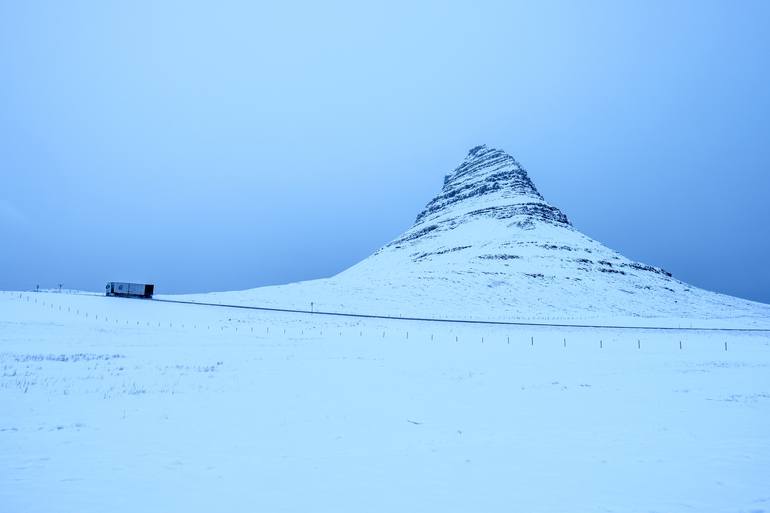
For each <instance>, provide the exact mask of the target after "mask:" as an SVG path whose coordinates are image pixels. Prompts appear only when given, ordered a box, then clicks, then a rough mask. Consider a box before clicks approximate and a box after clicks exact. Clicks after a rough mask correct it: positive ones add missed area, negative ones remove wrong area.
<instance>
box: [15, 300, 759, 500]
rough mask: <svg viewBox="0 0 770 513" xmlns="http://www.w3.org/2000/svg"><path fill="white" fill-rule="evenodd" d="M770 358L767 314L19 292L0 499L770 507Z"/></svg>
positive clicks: (16, 303) (16, 302)
mask: <svg viewBox="0 0 770 513" xmlns="http://www.w3.org/2000/svg"><path fill="white" fill-rule="evenodd" d="M86 314H87V317H86ZM482 339H483V341H482ZM565 340H566V347H565ZM680 341H681V342H682V349H680V348H679V342H680ZM533 342H534V344H533ZM725 342H726V343H727V351H725V347H724V344H725ZM769 370H770V336H769V335H768V334H766V333H723V332H678V331H677V332H660V331H644V330H632V331H620V330H586V329H554V328H525V327H508V326H478V325H455V324H441V323H425V322H406V321H386V320H364V319H347V318H335V317H321V316H310V315H299V314H278V313H267V312H254V311H243V310H233V309H224V308H216V307H203V306H192V305H178V304H167V303H156V302H147V301H141V300H126V299H119V298H105V297H101V296H89V295H78V294H55V293H37V294H35V293H19V292H16V293H11V292H4V293H0V469H3V470H2V472H1V473H0V511H2V512H5V511H8V512H19V511H25V512H26V511H46V512H48V511H78V512H87V511H137V510H142V511H169V510H182V511H212V510H226V511H341V510H356V511H418V510H419V511H426V510H439V511H466V512H467V511H685V510H696V511H770V487H769V486H768V484H767V483H768V482H770V481H769V480H768V478H767V476H769V475H770V430H768V429H767V426H768V425H770V372H768V371H769Z"/></svg>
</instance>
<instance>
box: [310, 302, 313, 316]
mask: <svg viewBox="0 0 770 513" xmlns="http://www.w3.org/2000/svg"><path fill="white" fill-rule="evenodd" d="M310 313H313V302H312V301H311V302H310Z"/></svg>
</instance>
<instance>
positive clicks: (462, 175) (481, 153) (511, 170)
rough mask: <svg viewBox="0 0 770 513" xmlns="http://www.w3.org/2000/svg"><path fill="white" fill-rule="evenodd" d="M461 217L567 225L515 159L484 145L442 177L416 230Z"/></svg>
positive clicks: (471, 152)
mask: <svg viewBox="0 0 770 513" xmlns="http://www.w3.org/2000/svg"><path fill="white" fill-rule="evenodd" d="M460 214H464V215H470V216H471V217H473V216H474V215H477V214H480V215H484V216H492V217H495V218H497V219H509V218H517V219H518V221H520V222H523V223H524V224H531V223H532V222H534V221H543V222H548V223H555V224H559V225H566V226H569V225H570V223H569V220H568V219H567V216H565V215H564V214H563V213H562V212H561V211H560V210H559V209H557V208H555V207H552V206H551V205H549V204H548V203H546V202H545V200H544V199H543V196H542V195H541V194H540V193H539V192H538V190H537V188H536V187H535V185H534V184H533V183H532V180H530V179H529V176H528V175H527V172H526V170H525V169H524V168H523V167H522V166H521V165H520V164H519V163H518V162H517V161H516V159H514V158H513V157H512V156H510V155H509V154H507V153H506V152H504V151H503V150H499V149H497V148H490V147H488V146H487V145H485V144H482V145H479V146H474V147H473V148H471V149H470V150H469V151H468V155H467V156H466V158H465V160H464V161H463V162H462V164H460V165H459V166H458V167H457V168H455V169H454V170H453V171H452V172H451V173H449V174H448V175H446V176H445V177H444V186H443V188H442V190H441V193H440V194H439V195H438V196H436V197H435V198H433V199H432V200H431V201H430V202H429V203H428V204H427V205H426V207H425V209H424V210H423V211H422V212H420V214H419V215H418V216H417V219H416V220H415V226H417V225H420V224H423V223H427V222H435V221H437V220H439V218H446V217H447V216H449V217H456V216H457V215H460ZM517 219H513V220H514V221H516V220H517Z"/></svg>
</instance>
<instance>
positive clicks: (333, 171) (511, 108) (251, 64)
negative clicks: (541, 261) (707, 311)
mask: <svg viewBox="0 0 770 513" xmlns="http://www.w3.org/2000/svg"><path fill="white" fill-rule="evenodd" d="M768 26H770V2H764V1H756V2H752V1H741V2H727V1H724V2H710V1H692V2H687V1H674V2H671V1H665V2H651V1H644V2H641V1H639V2H530V3H528V4H524V3H521V4H519V3H514V2H476V1H474V2H467V3H455V2H420V3H416V2H394V1H388V2H381V3H374V2H348V3H344V2H307V3H305V2H276V3H269V4H268V3H266V4H261V3H259V2H231V1H217V2H209V3H204V2H192V1H178V2H171V1H168V2H156V1H133V2H104V1H94V2H78V1H72V2H53V1H52V2H42V1H24V2H11V1H3V2H0V69H2V80H0V166H1V168H0V236H2V239H1V240H2V243H1V246H2V251H0V269H1V270H0V288H3V289H20V288H30V287H34V286H35V284H38V283H39V284H40V285H41V286H46V287H47V286H54V285H55V284H56V283H64V284H65V286H70V287H76V288H86V289H94V290H100V289H101V288H102V286H103V283H104V282H106V281H108V280H112V279H117V280H135V281H145V280H146V281H152V282H155V283H157V285H158V290H159V291H162V292H192V291H208V290H228V289H240V288H249V287H255V286H259V285H265V284H274V283H284V282H289V281H296V280H302V279H311V278H317V277H323V276H328V275H332V274H335V273H336V272H339V271H341V270H343V269H344V268H346V267H348V266H349V265H351V264H353V263H355V262H356V261H358V260H360V259H362V258H364V257H365V256H367V255H368V254H369V253H370V252H372V251H373V250H375V249H376V248H377V247H379V246H380V245H381V244H384V243H386V242H387V241H389V240H390V239H392V238H394V237H395V236H397V235H398V234H399V233H400V232H402V231H403V230H405V229H406V228H408V227H409V225H410V224H411V223H412V221H413V220H414V217H415V216H416V214H417V212H418V211H419V210H420V209H421V208H422V207H423V206H424V204H425V203H426V202H427V201H428V200H430V198H431V197H432V196H433V195H434V194H435V193H436V192H437V191H438V190H439V188H440V187H441V184H442V180H443V176H444V174H445V173H447V172H449V171H451V169H453V168H454V167H455V166H456V165H457V164H459V162H460V161H461V160H462V158H463V157H464V156H465V154H466V152H467V150H468V148H470V147H471V146H474V145H476V144H481V143H486V144H489V145H492V146H496V147H500V148H502V149H504V150H506V151H508V152H509V153H511V154H513V155H514V156H515V157H516V158H517V159H518V160H519V161H521V162H522V164H523V165H524V166H525V167H526V168H527V169H528V170H529V172H530V176H531V177H532V179H533V180H534V182H535V183H536V185H537V186H538V188H539V189H540V191H541V192H542V193H543V194H544V195H545V197H546V199H547V200H549V201H550V202H551V203H553V204H555V205H556V206H558V207H560V208H561V209H562V210H563V211H565V212H566V213H567V215H568V216H569V217H570V219H571V220H572V221H573V223H574V224H575V226H576V227H577V228H579V229H580V230H582V231H583V232H585V233H586V234H588V235H590V236H592V237H594V238H596V239H598V240H600V241H601V242H603V243H605V244H607V245H609V246H610V247H612V248H614V249H616V250H618V251H620V252H622V253H624V254H625V255H627V256H628V257H630V258H634V259H637V260H640V261H643V262H647V263H650V264H654V265H659V266H663V267H665V268H666V269H668V270H670V271H672V272H673V273H674V274H675V276H676V277H678V278H680V279H682V280H684V281H688V282H691V283H693V284H695V285H698V286H701V287H704V288H708V289H712V290H717V291H721V292H726V293H730V294H734V295H738V296H742V297H746V298H751V299H756V300H761V301H764V302H770V270H769V269H770V267H768V263H767V258H768V254H770V230H768V227H767V223H768V220H769V219H770V205H769V203H768V193H769V192H770V172H769V171H770V170H769V169H768V162H769V160H770V128H769V127H770V123H768V118H769V117H770V81H769V80H768V79H769V78H770V66H768V57H767V56H768V55H770V36H769V35H768V30H767V27H768Z"/></svg>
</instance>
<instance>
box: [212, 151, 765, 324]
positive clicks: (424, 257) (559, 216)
mask: <svg viewBox="0 0 770 513" xmlns="http://www.w3.org/2000/svg"><path fill="white" fill-rule="evenodd" d="M206 296H207V297H206V298H205V299H206V300H216V301H221V302H226V301H227V302H238V303H250V304H262V305H272V306H283V307H291V308H308V306H309V304H310V302H311V301H312V302H314V303H315V305H316V307H317V308H322V309H326V310H342V311H347V312H358V313H376V314H388V315H393V314H395V315H421V316H447V317H455V318H475V319H479V318H484V319H494V320H503V319H505V320H524V319H529V320H544V319H548V320H556V319H561V320H570V321H596V320H601V321H608V320H610V319H613V320H621V319H622V320H624V321H625V322H628V321H629V320H630V319H629V318H646V319H657V320H658V321H661V320H663V319H665V320H667V321H666V322H669V323H670V322H676V323H678V324H682V323H686V322H688V321H693V320H698V321H704V320H705V321H708V322H712V323H715V322H716V323H717V324H719V323H721V324H724V322H723V321H727V322H728V324H731V323H732V324H734V323H737V324H740V325H741V326H758V325H761V326H766V325H770V306H768V305H763V304H759V303H754V302H750V301H746V300H741V299H738V298H734V297H730V296H725V295H722V294H716V293H713V292H708V291H705V290H702V289H698V288H696V287H692V286H689V285H687V284H686V283H682V282H680V281H678V280H676V279H675V278H674V277H672V276H671V274H670V273H668V272H666V271H665V270H664V269H661V268H659V267H654V266H651V265H646V264H643V263H639V262H634V261H632V260H629V259H628V258H626V257H624V256H623V255H620V254H619V253H617V252H616V251H613V250H611V249H609V248H608V247H606V246H604V245H603V244H601V243H599V242H597V241H595V240H593V239H591V238H590V237H587V236H586V235H584V234H582V233H581V232H580V231H578V230H577V229H576V228H575V227H573V226H572V224H571V223H570V221H569V219H568V218H567V216H566V215H565V214H564V213H563V212H561V211H560V210H559V209H558V208H556V207H554V206H552V205H550V204H548V203H547V202H546V201H545V199H544V198H543V196H542V195H541V194H540V193H539V192H538V191H537V189H536V187H535V185H534V184H533V183H532V181H531V180H530V178H529V176H528V175H527V172H526V171H525V170H524V168H522V166H521V165H520V164H519V163H518V162H517V161H516V160H515V159H514V158H513V157H511V156H510V155H508V154H506V153H505V152H503V151H501V150H498V149H493V148H488V147H486V146H477V147H475V148H472V149H471V150H470V152H469V153H468V155H467V157H466V158H465V160H464V161H463V162H462V164H461V165H460V166H459V167H457V168H456V169H455V170H454V171H453V172H452V173H450V174H449V175H447V176H446V177H445V179H444V186H443V188H442V189H441V192H440V193H439V194H438V195H437V196H436V197H435V198H433V199H432V200H431V201H430V202H429V203H428V204H427V206H426V207H425V208H424V210H423V211H422V212H420V213H419V215H418V216H417V219H416V221H415V223H414V225H413V226H412V227H411V228H409V229H408V230H407V231H406V232H404V233H403V234H402V235H401V236H400V237H398V238H397V239H396V240H394V241H392V242H390V243H389V244H387V245H385V246H384V247H382V248H381V249H379V250H378V251H376V252H375V253H374V254H373V255H371V256H370V257H368V258H366V259H365V260H363V261H362V262H360V263H358V264H356V265H354V266H353V267H351V268H350V269H348V270H346V271H344V272H342V273H340V274H338V275H337V276H334V277H333V278H329V279H323V280H315V281H310V282H302V283H298V284H292V285H286V286H278V287H264V288H259V289H253V290H249V291H244V292H230V293H219V294H213V295H206ZM212 296H213V297H212ZM201 299H203V298H201ZM700 324H703V323H702V322H701V323H700ZM721 324H720V325H721ZM732 324H731V325H732Z"/></svg>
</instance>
